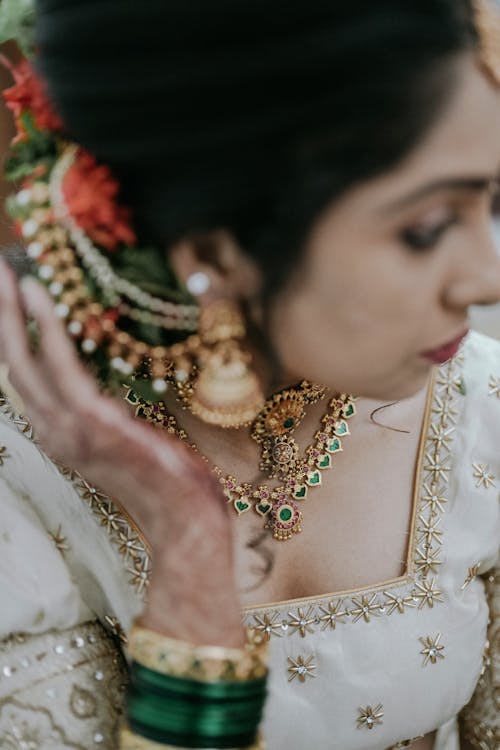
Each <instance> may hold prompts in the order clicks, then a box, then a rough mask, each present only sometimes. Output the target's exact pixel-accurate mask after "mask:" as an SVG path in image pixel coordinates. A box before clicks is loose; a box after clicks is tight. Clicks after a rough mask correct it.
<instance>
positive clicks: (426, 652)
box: [419, 633, 444, 667]
mask: <svg viewBox="0 0 500 750" xmlns="http://www.w3.org/2000/svg"><path fill="white" fill-rule="evenodd" d="M419 640H420V642H421V643H422V645H423V649H422V651H421V652H420V653H421V654H423V656H424V667H426V666H427V664H428V663H429V662H431V664H436V662H437V661H438V659H444V654H442V653H441V652H442V651H443V649H444V646H443V645H442V644H441V643H440V640H441V633H438V634H437V636H436V637H435V638H433V637H432V636H430V635H428V636H426V637H425V638H419Z"/></svg>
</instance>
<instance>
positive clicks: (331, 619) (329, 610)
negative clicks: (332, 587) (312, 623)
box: [319, 599, 348, 630]
mask: <svg viewBox="0 0 500 750" xmlns="http://www.w3.org/2000/svg"><path fill="white" fill-rule="evenodd" d="M343 603H344V600H343V599H339V601H338V602H328V605H327V606H326V607H323V606H320V608H319V609H320V612H321V613H322V614H321V615H320V618H319V619H320V622H322V623H323V625H322V626H321V629H322V630H326V629H327V628H328V627H330V628H331V629H332V630H335V628H336V626H337V622H338V621H339V620H342V618H344V617H347V614H348V613H347V612H346V610H342V611H341V609H340V608H341V606H342V605H343Z"/></svg>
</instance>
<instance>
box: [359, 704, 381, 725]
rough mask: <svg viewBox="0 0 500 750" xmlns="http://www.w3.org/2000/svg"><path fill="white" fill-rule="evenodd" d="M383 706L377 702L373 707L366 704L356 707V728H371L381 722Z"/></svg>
mask: <svg viewBox="0 0 500 750" xmlns="http://www.w3.org/2000/svg"><path fill="white" fill-rule="evenodd" d="M383 709H384V707H383V705H382V704H381V703H379V704H378V705H377V706H375V708H372V707H371V706H367V707H366V708H358V711H359V716H358V729H362V728H363V727H364V728H365V729H373V727H375V726H376V725H377V724H383V723H384V722H383V721H382V718H383V716H384V711H383Z"/></svg>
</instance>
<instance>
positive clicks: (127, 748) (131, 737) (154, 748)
mask: <svg viewBox="0 0 500 750" xmlns="http://www.w3.org/2000/svg"><path fill="white" fill-rule="evenodd" d="M120 750H187V748H182V747H177V746H174V745H162V744H160V743H158V742H153V740H148V739H147V738H146V737H141V736H140V735H138V734H134V733H133V732H132V731H131V730H130V729H129V728H128V727H126V726H125V727H122V729H121V731H120ZM191 750H192V748H191ZM208 750H216V749H215V748H213V749H210V748H209V749H208ZM232 750H242V748H232ZM244 750H265V748H264V744H263V742H262V740H261V739H258V740H257V742H256V743H255V744H253V745H251V746H250V747H247V748H244Z"/></svg>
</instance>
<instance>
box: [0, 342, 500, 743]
mask: <svg viewBox="0 0 500 750" xmlns="http://www.w3.org/2000/svg"><path fill="white" fill-rule="evenodd" d="M0 412H1V414H0V597H1V598H0V601H1V610H0V640H1V639H4V641H3V645H2V646H0V747H2V748H4V747H5V748H9V750H14V749H15V748H19V749H20V748H25V747H33V748H35V747H36V748H37V750H38V749H39V750H48V748H50V749H51V750H58V749H59V748H61V749H62V748H82V747H84V748H87V749H88V748H91V747H98V746H101V747H105V748H107V749H109V748H114V747H115V739H114V737H115V734H114V733H115V729H116V722H117V720H118V717H119V714H120V710H121V702H122V696H123V685H124V683H125V681H126V671H125V666H124V663H123V660H122V656H121V645H123V643H124V631H125V630H126V629H127V628H128V627H129V626H130V624H131V622H132V620H133V618H134V617H135V616H137V614H138V613H139V612H140V610H141V607H142V597H143V594H144V591H145V589H146V587H147V582H148V577H149V570H150V562H149V555H148V551H147V546H146V544H145V541H144V540H143V539H142V538H141V535H140V532H139V531H138V529H137V528H136V527H135V526H134V524H133V522H132V520H131V519H129V518H128V517H127V516H126V514H125V513H124V512H123V511H122V510H121V509H120V507H119V506H118V505H117V504H116V502H113V501H112V500H111V499H109V498H107V497H106V496H104V495H103V494H102V493H100V492H99V490H98V489H97V488H94V487H92V486H91V485H89V484H88V483H87V482H85V480H84V479H83V478H82V477H80V476H79V475H78V474H77V473H76V472H73V471H72V470H70V469H66V468H64V467H60V466H56V465H55V464H53V463H52V462H50V461H49V459H48V458H47V457H46V456H44V454H43V453H42V452H41V451H40V450H39V449H38V447H37V445H36V442H34V436H33V435H32V431H31V427H30V425H29V422H28V421H27V420H26V419H25V418H23V417H22V416H21V415H19V414H18V412H17V411H16V410H15V409H14V408H13V407H12V406H11V405H10V403H9V402H8V401H7V400H5V399H3V398H2V399H0ZM499 438H500V345H499V344H498V343H496V342H493V341H492V340H490V339H487V338H485V337H482V336H479V335H477V334H472V335H470V336H469V338H468V340H467V341H466V343H465V345H464V347H463V350H462V352H461V353H460V354H459V356H458V357H456V358H455V359H454V360H453V361H452V362H451V363H449V364H447V365H445V366H443V367H442V368H440V369H439V370H438V371H437V372H436V377H435V380H434V384H433V387H432V393H431V399H430V402H429V408H428V414H427V421H426V425H425V429H424V434H423V438H422V445H421V451H420V458H419V464H418V470H417V477H416V483H415V496H414V502H413V520H412V527H411V530H410V539H409V544H408V558H407V569H406V572H405V574H404V575H403V576H402V577H400V578H397V579H394V580H391V581H383V582H380V583H379V584H377V585H374V586H370V587H369V588H363V589H359V590H351V591H344V592H337V593H332V594H329V595H326V596H320V597H313V598H307V599H302V600H295V601H289V602H281V603H275V604H264V605H262V606H259V607H253V608H252V609H248V610H245V611H244V613H243V615H244V620H245V621H246V623H247V624H249V625H250V626H252V627H255V628H257V629H259V630H261V631H263V632H265V633H266V634H267V635H268V637H269V639H270V644H271V658H272V670H271V679H270V694H269V700H268V703H267V706H266V716H265V722H264V736H265V738H266V741H267V747H268V748H270V750H285V748H286V749H287V750H290V748H291V749H292V750H306V748H307V749H308V748H312V747H314V748H315V750H336V749H337V748H338V750H386V749H387V748H390V747H394V746H400V747H402V746H405V744H399V745H398V743H405V742H406V741H407V740H410V739H412V738H415V737H418V736H420V735H423V734H426V733H427V732H430V731H432V730H435V729H439V731H438V734H437V739H436V750H459V739H458V725H457V717H458V715H459V714H461V715H462V717H463V718H464V719H465V721H466V724H467V729H468V732H469V734H470V735H471V736H473V737H475V741H476V743H477V746H478V747H483V748H485V749H486V750H493V749H495V750H498V748H499V747H500V719H499V705H498V701H499V695H500V680H499V674H500V664H499V659H500V656H499V654H500V643H499V625H498V611H499V608H500V602H499V593H498V592H499V590H500V589H499V574H498V570H497V566H498V554H499V540H500V507H499V487H500V452H499V450H498V445H499ZM89 638H91V639H92V640H89ZM488 638H489V648H488V647H487V646H488V644H487V640H488ZM42 653H43V654H45V656H44V657H43V659H41V660H38V661H37V654H42ZM42 663H43V669H42V668H41V667H40V664H42ZM100 694H102V698H103V700H102V701H100V700H97V701H96V704H97V705H96V706H94V703H93V702H92V700H91V698H92V697H94V698H95V697H96V696H99V695H100ZM473 695H474V697H473V700H472V702H470V703H469V701H470V699H471V696H473ZM466 704H469V706H468V708H467V709H466V711H463V708H464V706H465V705H466ZM103 705H106V706H107V708H106V710H105V711H103V710H102V706H103ZM33 738H35V739H33ZM22 742H25V743H28V742H32V743H34V744H32V745H29V744H21V743H22ZM479 742H483V743H485V744H483V745H480V744H479ZM9 743H10V744H9ZM16 743H17V744H16Z"/></svg>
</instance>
